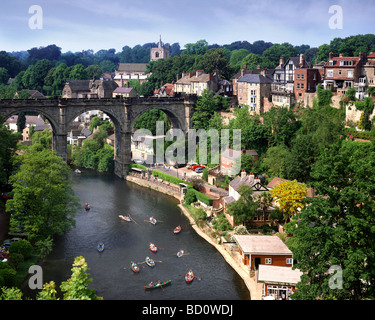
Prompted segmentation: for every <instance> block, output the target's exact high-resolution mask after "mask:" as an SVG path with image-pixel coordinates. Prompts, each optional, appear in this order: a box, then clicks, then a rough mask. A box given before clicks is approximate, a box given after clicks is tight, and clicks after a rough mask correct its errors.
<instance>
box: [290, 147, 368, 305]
mask: <svg viewBox="0 0 375 320" xmlns="http://www.w3.org/2000/svg"><path fill="white" fill-rule="evenodd" d="M312 176H313V177H314V179H315V181H314V183H313V187H314V188H315V189H316V194H319V195H322V196H318V197H315V198H312V199H308V200H309V205H308V206H306V207H305V208H304V209H303V210H302V211H301V212H300V213H298V214H297V215H296V216H295V218H294V219H293V220H292V222H291V223H289V224H287V226H286V228H287V231H288V232H291V233H293V237H292V238H293V239H294V241H295V242H296V245H295V246H293V249H292V250H293V257H294V259H296V260H297V264H296V265H295V267H296V268H298V269H299V270H301V271H302V272H303V273H304V275H303V276H302V277H301V282H300V283H298V284H297V288H298V290H297V291H296V293H295V294H294V295H293V298H295V299H317V298H323V299H329V298H335V299H351V300H353V299H354V300H358V299H373V297H374V296H375V290H374V287H373V286H372V285H371V284H372V283H373V282H374V279H375V269H374V261H375V251H374V248H375V228H374V227H373V226H374V225H375V202H374V201H375V197H374V195H375V181H374V177H375V152H374V145H373V144H370V143H363V142H357V141H348V140H344V141H340V142H338V143H335V144H334V145H332V146H331V147H330V148H326V149H325V150H324V152H323V153H322V154H321V155H320V156H319V158H318V160H317V162H316V164H315V165H314V167H313V171H312ZM331 267H335V268H339V269H340V270H341V271H342V278H341V279H338V280H339V282H335V281H333V280H334V279H335V277H337V276H338V277H339V278H340V274H337V273H336V274H331V273H329V272H328V271H329V269H330V268H331ZM340 280H341V281H340ZM332 283H334V284H335V285H338V286H333V287H332ZM341 285H342V286H341Z"/></svg>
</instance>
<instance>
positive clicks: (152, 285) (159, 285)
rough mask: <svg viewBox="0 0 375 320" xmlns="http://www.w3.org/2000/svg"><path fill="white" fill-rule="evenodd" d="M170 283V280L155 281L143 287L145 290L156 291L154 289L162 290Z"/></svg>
mask: <svg viewBox="0 0 375 320" xmlns="http://www.w3.org/2000/svg"><path fill="white" fill-rule="evenodd" d="M171 283H172V280H167V281H160V280H159V281H157V282H152V281H151V282H150V283H149V284H147V285H145V286H144V288H145V290H152V289H156V288H161V289H163V287H165V286H167V285H169V284H171Z"/></svg>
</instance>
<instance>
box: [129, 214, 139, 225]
mask: <svg viewBox="0 0 375 320" xmlns="http://www.w3.org/2000/svg"><path fill="white" fill-rule="evenodd" d="M129 218H130V219H131V220H132V221H133V222H134V223H135V224H137V222H135V221H134V220H133V218H132V217H131V216H130V215H129Z"/></svg>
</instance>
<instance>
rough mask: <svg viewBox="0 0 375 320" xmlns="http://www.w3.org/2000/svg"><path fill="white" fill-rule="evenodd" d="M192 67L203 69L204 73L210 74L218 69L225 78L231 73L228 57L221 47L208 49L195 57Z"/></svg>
mask: <svg viewBox="0 0 375 320" xmlns="http://www.w3.org/2000/svg"><path fill="white" fill-rule="evenodd" d="M193 69H194V70H204V71H205V73H212V74H213V73H215V72H216V71H218V72H219V74H220V75H221V76H222V77H223V78H225V79H229V78H230V76H231V75H232V73H233V69H232V67H231V65H230V64H229V59H228V57H227V55H226V53H225V50H224V49H222V48H220V49H210V50H208V51H207V52H206V53H205V54H204V55H203V56H201V57H199V58H198V59H196V62H195V63H194V66H193Z"/></svg>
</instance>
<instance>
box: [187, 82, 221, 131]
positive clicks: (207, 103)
mask: <svg viewBox="0 0 375 320" xmlns="http://www.w3.org/2000/svg"><path fill="white" fill-rule="evenodd" d="M215 110H216V103H215V100H214V97H213V93H212V91H209V90H208V89H205V90H204V91H203V93H202V95H201V96H199V97H198V100H197V103H196V106H195V111H194V114H193V116H192V117H191V121H192V123H193V128H194V129H205V130H208V128H209V121H210V119H211V117H212V116H213V115H214V112H215Z"/></svg>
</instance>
